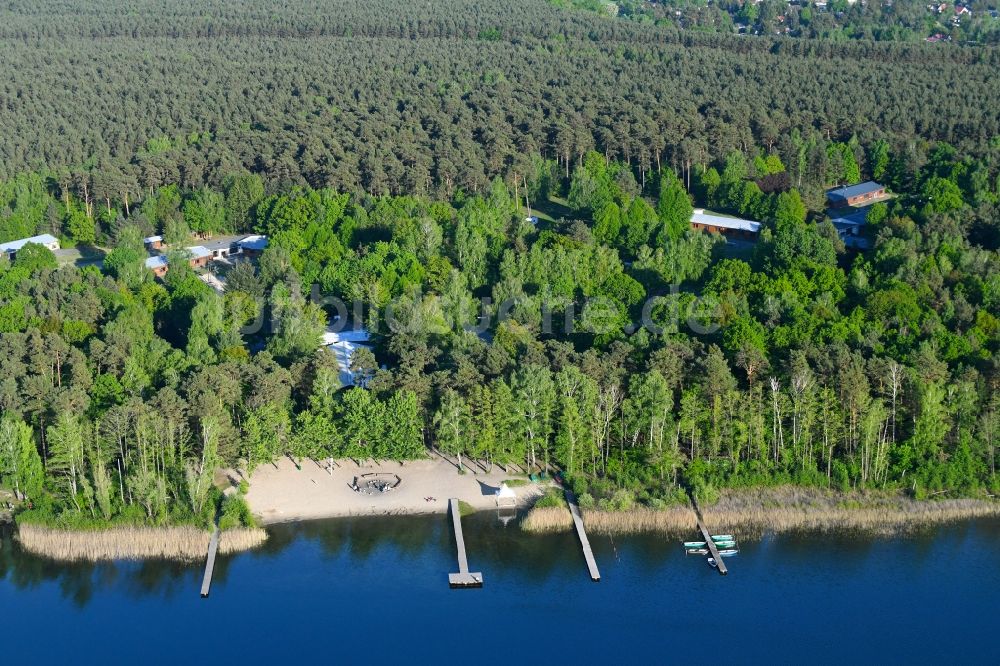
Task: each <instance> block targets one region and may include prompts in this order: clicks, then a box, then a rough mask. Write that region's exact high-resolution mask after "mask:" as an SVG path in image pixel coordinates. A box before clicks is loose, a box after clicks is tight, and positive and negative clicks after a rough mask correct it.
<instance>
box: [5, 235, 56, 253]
mask: <svg viewBox="0 0 1000 666" xmlns="http://www.w3.org/2000/svg"><path fill="white" fill-rule="evenodd" d="M28 243H34V244H35V245H42V246H44V247H47V248H48V249H50V250H52V251H53V252H55V251H56V250H58V249H59V239H58V238H56V237H55V236H53V235H51V234H39V235H38V236H32V237H31V238H21V239H20V240H15V241H10V242H8V243H0V253H3V254H6V255H7V256H8V257H10V258H11V259H13V258H14V255H16V254H17V251H18V250H20V249H21V248H23V247H24V246H25V245H27V244H28Z"/></svg>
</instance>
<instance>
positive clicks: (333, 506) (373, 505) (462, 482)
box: [246, 458, 543, 524]
mask: <svg viewBox="0 0 1000 666" xmlns="http://www.w3.org/2000/svg"><path fill="white" fill-rule="evenodd" d="M325 464H326V461H320V462H316V461H313V460H303V461H302V469H301V470H299V469H296V467H295V464H294V463H293V462H292V461H291V460H290V459H288V458H282V459H280V460H279V461H278V462H277V463H276V464H273V465H272V464H267V465H262V466H261V467H259V468H258V469H257V470H255V471H254V473H253V475H252V476H251V478H250V491H249V492H248V493H247V498H246V499H247V503H248V504H249V505H250V509H251V510H252V511H253V513H254V515H255V516H257V517H258V518H259V519H260V521H261V522H262V523H264V524H269V523H281V522H288V521H294V520H310V519H315V518H330V517H337V516H371V515H393V514H421V513H444V512H445V511H447V509H448V499H449V498H451V497H455V498H458V499H460V500H462V501H464V502H467V503H468V504H469V505H471V506H472V507H473V508H474V509H477V510H487V509H496V507H497V503H496V497H495V493H496V491H497V490H498V489H499V488H500V484H501V483H503V482H504V481H506V480H508V479H511V478H515V477H514V476H513V475H511V474H507V473H505V472H504V471H503V470H502V469H500V468H499V467H494V469H493V471H492V472H490V473H486V472H484V471H482V470H481V469H479V468H478V467H469V466H467V467H466V472H465V474H459V472H458V469H457V468H456V466H455V465H454V464H453V463H451V462H449V461H447V460H443V459H441V458H433V459H429V460H413V461H408V462H405V463H403V464H400V463H397V462H391V461H387V462H379V463H377V464H376V463H372V462H371V461H366V462H365V463H363V464H362V466H360V467H359V466H358V465H357V464H356V463H354V462H353V461H351V460H337V461H334V464H335V466H334V468H333V469H332V473H331V471H328V470H327V469H326V467H325ZM371 473H385V474H390V475H391V474H398V475H399V478H400V479H401V483H400V484H399V485H398V486H397V487H395V488H393V489H392V490H390V491H387V492H375V493H373V494H364V493H360V492H356V491H355V490H354V489H353V488H352V484H353V483H354V480H355V478H360V477H362V475H364V474H371ZM362 485H364V482H362ZM542 489H543V486H540V485H538V484H530V485H527V486H521V487H516V488H512V490H513V491H514V492H515V493H516V494H517V501H518V504H519V505H521V506H524V505H525V504H530V503H531V502H533V501H534V499H535V498H537V497H538V496H539V495H541V494H542V492H543V490H542Z"/></svg>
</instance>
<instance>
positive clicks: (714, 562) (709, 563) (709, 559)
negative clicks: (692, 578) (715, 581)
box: [708, 557, 719, 569]
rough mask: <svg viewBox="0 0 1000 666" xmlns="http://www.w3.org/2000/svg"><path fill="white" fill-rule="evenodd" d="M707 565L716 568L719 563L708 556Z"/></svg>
mask: <svg viewBox="0 0 1000 666" xmlns="http://www.w3.org/2000/svg"><path fill="white" fill-rule="evenodd" d="M708 566H710V567H712V568H713V569H717V568H718V567H719V564H718V562H716V561H715V558H714V557H710V558H708Z"/></svg>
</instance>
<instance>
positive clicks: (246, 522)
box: [219, 495, 257, 530]
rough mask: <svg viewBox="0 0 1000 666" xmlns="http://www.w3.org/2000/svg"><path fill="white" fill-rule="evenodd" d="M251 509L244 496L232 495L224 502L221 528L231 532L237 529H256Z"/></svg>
mask: <svg viewBox="0 0 1000 666" xmlns="http://www.w3.org/2000/svg"><path fill="white" fill-rule="evenodd" d="M256 526H257V521H256V520H254V517H253V514H252V513H251V512H250V507H249V505H247V503H246V500H244V499H243V496H242V495H230V496H228V497H226V498H225V499H224V500H222V517H221V518H219V528H220V529H223V530H230V529H233V528H235V527H256Z"/></svg>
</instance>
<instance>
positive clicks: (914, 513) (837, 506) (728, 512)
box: [521, 486, 1000, 537]
mask: <svg viewBox="0 0 1000 666" xmlns="http://www.w3.org/2000/svg"><path fill="white" fill-rule="evenodd" d="M701 511H702V515H703V516H704V518H705V523H706V525H707V526H708V528H709V529H710V530H711V531H713V532H725V533H735V534H737V535H740V536H744V537H750V536H759V535H760V534H763V533H765V532H774V533H779V532H794V531H819V532H826V531H855V532H864V533H869V534H876V535H892V534H900V533H904V532H908V531H913V530H918V529H921V528H926V527H933V526H935V525H941V524H944V523H949V522H955V521H959V520H969V519H971V518H984V517H992V516H1000V502H997V501H994V500H986V499H941V500H914V499H910V498H908V497H905V496H903V495H900V494H894V493H880V492H873V491H857V492H851V493H842V492H837V491H832V490H824V489H821V488H799V487H795V486H782V487H777V488H756V489H751V490H724V491H722V493H721V496H720V499H719V501H718V502H716V503H715V504H712V505H702V507H701ZM583 517H584V521H585V522H586V524H587V531H588V532H593V533H595V534H611V535H618V534H622V535H626V534H638V533H645V532H648V533H660V534H664V535H670V536H679V535H683V534H687V533H691V532H694V531H696V530H697V529H698V523H697V520H696V518H695V513H694V510H693V509H692V508H691V507H689V506H684V505H676V506H671V507H668V508H666V509H649V508H645V507H636V508H633V509H631V510H629V511H601V510H596V509H587V510H584V511H583ZM521 527H522V529H524V530H525V531H527V532H558V531H564V530H569V529H572V527H573V519H572V516H570V513H569V510H568V509H566V508H565V507H535V508H533V509H531V511H530V512H528V515H527V516H526V517H525V519H524V521H523V522H522V523H521Z"/></svg>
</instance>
